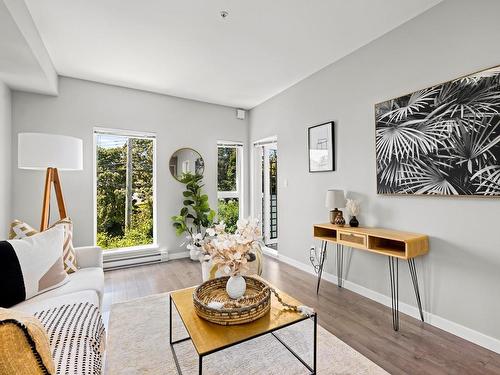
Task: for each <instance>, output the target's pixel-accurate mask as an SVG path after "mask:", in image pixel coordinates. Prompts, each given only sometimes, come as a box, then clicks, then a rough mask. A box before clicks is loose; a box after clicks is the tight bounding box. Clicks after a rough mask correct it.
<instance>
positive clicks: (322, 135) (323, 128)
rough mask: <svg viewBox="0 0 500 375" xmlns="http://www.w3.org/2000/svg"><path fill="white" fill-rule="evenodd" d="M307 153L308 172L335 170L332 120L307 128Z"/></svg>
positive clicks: (333, 124)
mask: <svg viewBox="0 0 500 375" xmlns="http://www.w3.org/2000/svg"><path fill="white" fill-rule="evenodd" d="M312 143H314V144H312ZM324 151H326V154H325V153H324ZM307 154H308V166H309V172H310V173H317V172H333V171H335V123H334V122H333V121H328V122H324V123H321V124H318V125H314V126H310V127H308V128H307ZM325 159H326V160H325Z"/></svg>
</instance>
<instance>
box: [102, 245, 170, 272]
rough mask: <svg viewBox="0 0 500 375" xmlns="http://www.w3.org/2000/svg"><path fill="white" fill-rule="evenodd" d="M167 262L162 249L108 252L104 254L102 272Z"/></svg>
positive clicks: (166, 256)
mask: <svg viewBox="0 0 500 375" xmlns="http://www.w3.org/2000/svg"><path fill="white" fill-rule="evenodd" d="M167 260H168V252H167V251H166V250H164V249H145V250H133V251H127V252H116V253H114V252H109V253H105V254H104V260H103V263H104V270H105V271H110V270H116V269H120V268H129V267H136V266H142V265H147V264H155V263H161V262H165V261H167Z"/></svg>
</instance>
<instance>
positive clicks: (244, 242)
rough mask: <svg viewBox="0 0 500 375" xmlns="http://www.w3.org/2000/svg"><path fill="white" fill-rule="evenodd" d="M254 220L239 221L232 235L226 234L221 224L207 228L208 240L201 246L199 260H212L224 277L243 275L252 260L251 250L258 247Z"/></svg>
mask: <svg viewBox="0 0 500 375" xmlns="http://www.w3.org/2000/svg"><path fill="white" fill-rule="evenodd" d="M258 223H259V222H258V220H257V219H254V218H248V219H240V220H238V222H237V223H236V231H235V233H234V234H231V233H227V232H226V228H225V224H224V223H223V222H221V223H219V224H217V225H215V226H214V227H213V228H208V229H207V231H206V233H207V234H208V236H210V237H209V238H207V239H205V240H204V243H203V245H202V247H201V248H202V255H201V258H202V259H201V260H209V259H212V262H213V263H214V264H215V265H216V266H217V269H218V270H219V271H221V272H222V273H223V274H225V275H230V276H236V275H241V274H245V273H246V272H247V271H248V269H249V267H248V262H249V261H250V260H252V250H256V249H257V248H258V247H259V246H260V242H259V241H260V229H259V226H258Z"/></svg>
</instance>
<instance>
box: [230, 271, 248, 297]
mask: <svg viewBox="0 0 500 375" xmlns="http://www.w3.org/2000/svg"><path fill="white" fill-rule="evenodd" d="M246 290H247V283H246V281H245V278H244V277H243V276H241V275H237V276H231V277H230V278H229V280H227V284H226V292H227V294H228V295H229V297H231V298H232V299H238V298H240V297H243V295H244V294H245V291H246Z"/></svg>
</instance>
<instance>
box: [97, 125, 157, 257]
mask: <svg viewBox="0 0 500 375" xmlns="http://www.w3.org/2000/svg"><path fill="white" fill-rule="evenodd" d="M94 145H95V224H94V225H95V242H96V244H97V245H99V246H101V247H102V248H103V249H119V248H130V247H144V246H151V245H154V244H156V223H155V222H156V220H155V219H156V212H155V211H156V210H155V207H156V204H155V188H156V187H155V165H156V160H155V159H156V152H155V136H154V135H152V134H147V133H135V132H126V131H119V130H94Z"/></svg>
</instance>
